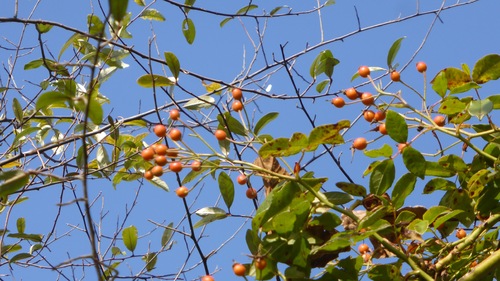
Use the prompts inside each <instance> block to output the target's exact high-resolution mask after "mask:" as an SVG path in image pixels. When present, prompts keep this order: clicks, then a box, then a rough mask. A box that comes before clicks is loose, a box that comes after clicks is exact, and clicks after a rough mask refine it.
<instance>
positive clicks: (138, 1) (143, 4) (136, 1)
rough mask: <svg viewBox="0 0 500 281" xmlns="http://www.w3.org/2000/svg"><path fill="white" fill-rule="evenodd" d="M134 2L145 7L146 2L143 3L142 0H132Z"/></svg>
mask: <svg viewBox="0 0 500 281" xmlns="http://www.w3.org/2000/svg"><path fill="white" fill-rule="evenodd" d="M134 2H135V3H136V4H137V5H139V6H141V7H144V6H146V2H144V0H134Z"/></svg>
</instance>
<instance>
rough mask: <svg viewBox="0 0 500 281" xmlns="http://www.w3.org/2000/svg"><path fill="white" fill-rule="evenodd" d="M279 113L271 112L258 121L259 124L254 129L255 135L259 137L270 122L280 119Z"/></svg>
mask: <svg viewBox="0 0 500 281" xmlns="http://www.w3.org/2000/svg"><path fill="white" fill-rule="evenodd" d="M278 115H279V113H278V112H269V113H267V114H266V115H264V116H262V117H261V118H260V119H259V121H257V124H255V127H254V129H253V132H254V134H255V135H258V134H259V133H260V131H261V130H262V128H264V126H266V125H267V124H269V122H271V121H273V120H274V119H276V118H277V117H278Z"/></svg>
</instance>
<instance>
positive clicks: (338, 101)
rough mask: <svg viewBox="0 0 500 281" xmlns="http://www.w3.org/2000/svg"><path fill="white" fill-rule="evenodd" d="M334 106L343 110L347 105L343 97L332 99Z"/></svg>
mask: <svg viewBox="0 0 500 281" xmlns="http://www.w3.org/2000/svg"><path fill="white" fill-rule="evenodd" d="M332 104H333V105H334V106H335V107H338V108H342V107H344V105H345V101H344V99H343V98H341V97H336V98H333V99H332Z"/></svg>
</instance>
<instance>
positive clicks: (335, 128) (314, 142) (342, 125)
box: [307, 120, 351, 151]
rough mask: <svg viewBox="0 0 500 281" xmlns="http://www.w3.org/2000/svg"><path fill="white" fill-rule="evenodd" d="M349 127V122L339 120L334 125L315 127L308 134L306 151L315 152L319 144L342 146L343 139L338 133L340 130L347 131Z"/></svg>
mask: <svg viewBox="0 0 500 281" xmlns="http://www.w3.org/2000/svg"><path fill="white" fill-rule="evenodd" d="M350 126H351V122H350V121H349V120H341V121H339V122H338V123H336V124H327V125H321V126H317V127H316V128H314V129H312V131H311V132H310V133H309V144H308V146H307V150H309V151H313V150H316V148H317V147H318V145H321V144H342V143H344V138H343V137H342V134H341V133H340V131H341V130H343V129H347V128H349V127H350Z"/></svg>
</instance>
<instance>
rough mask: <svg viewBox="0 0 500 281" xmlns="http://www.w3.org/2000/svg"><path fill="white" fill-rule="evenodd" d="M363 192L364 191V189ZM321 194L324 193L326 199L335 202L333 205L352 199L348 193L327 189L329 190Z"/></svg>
mask: <svg viewBox="0 0 500 281" xmlns="http://www.w3.org/2000/svg"><path fill="white" fill-rule="evenodd" d="M365 193H366V190H365ZM323 194H324V195H325V197H326V199H328V201H330V202H331V203H332V204H335V205H343V204H346V203H349V202H351V201H352V200H354V197H352V196H351V195H350V194H348V193H344V192H338V191H329V192H325V193H323Z"/></svg>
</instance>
